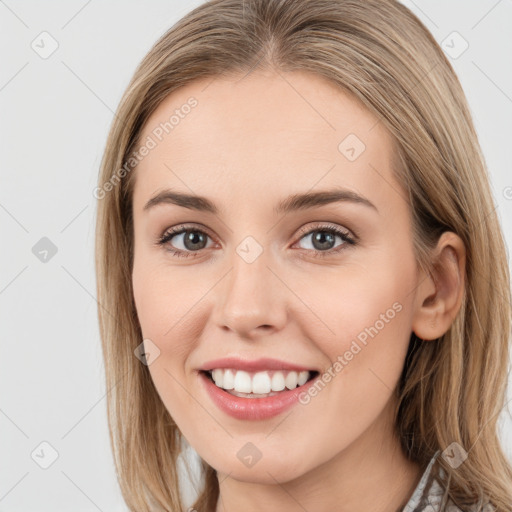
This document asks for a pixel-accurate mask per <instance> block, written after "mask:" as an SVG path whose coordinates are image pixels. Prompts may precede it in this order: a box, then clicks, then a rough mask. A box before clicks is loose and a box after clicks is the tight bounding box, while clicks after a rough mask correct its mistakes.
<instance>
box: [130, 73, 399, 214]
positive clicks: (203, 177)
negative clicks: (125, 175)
mask: <svg viewBox="0 0 512 512" xmlns="http://www.w3.org/2000/svg"><path fill="white" fill-rule="evenodd" d="M150 139H151V140H152V141H153V143H154V147H152V149H150V151H149V152H148V153H147V155H146V156H144V158H142V160H141V161H140V163H139V164H138V166H137V169H136V171H135V172H136V182H135V190H134V206H135V208H137V209H139V210H140V209H142V206H143V205H142V201H144V202H145V201H147V199H149V197H150V196H151V195H153V194H154V193H155V192H156V191H158V190H159V189H162V188H164V187H168V188H179V189H180V190H183V191H186V192H189V193H190V192H191V191H192V192H195V193H198V194H199V193H201V194H203V195H206V194H210V195H211V194H216V195H219V196H220V195H222V193H226V194H228V195H229V192H231V193H236V194H237V195H240V194H242V195H244V194H245V195H248V194H249V192H250V193H251V194H252V197H263V196H264V195H265V196H267V195H268V194H273V193H276V194H278V195H279V196H282V195H283V194H282V193H281V192H280V191H282V192H286V193H287V194H288V193H292V192H295V191H300V192H303V191H305V190H309V189H312V188H314V187H316V188H327V187H328V186H330V185H336V186H346V187H347V188H349V189H351V190H354V191H361V192H363V191H364V193H365V195H366V196H367V197H368V196H371V195H372V193H373V194H375V185H376V183H378V184H379V185H385V183H386V182H387V184H388V185H387V187H386V186H385V187H384V189H388V191H387V192H388V193H390V194H395V195H396V189H397V188H399V187H398V185H397V184H396V183H395V185H394V187H393V186H391V187H390V184H391V183H392V182H393V181H394V176H393V172H392V165H393V157H394V149H395V147H394V140H393V139H392V137H391V135H390V134H389V132H388V131H387V130H386V129H385V128H384V126H383V124H382V123H381V122H379V119H378V118H377V117H376V116H375V115H373V114H372V113H371V112H369V111H368V110H367V109H366V108H365V107H364V106H363V105H362V104H361V103H360V102H359V101H358V100H357V99H356V98H355V97H354V96H352V95H351V94H349V93H347V92H345V91H344V90H343V89H341V88H339V87H337V86H336V85H335V84H332V83H331V82H329V81H327V80H326V79H324V78H322V77H320V76H318V75H314V74H311V73H306V72H302V71H300V72H298V71H294V72H288V73H284V72H279V73H275V72H257V73H252V74H250V75H248V76H245V77H244V76H243V75H234V76H232V77H229V78H228V77H216V78H208V79H202V80H198V81H195V82H193V83H191V84H188V85H186V86H184V87H182V88H180V89H178V90H176V91H174V92H172V93H171V94H169V95H168V96H167V97H166V98H165V99H164V101H163V102H162V103H161V104H160V105H159V106H158V108H157V109H156V110H155V111H154V112H153V114H152V115H151V116H150V118H149V119H148V121H147V122H146V124H145V126H144V128H143V130H142V133H141V137H140V141H141V143H142V144H144V143H145V142H147V141H149V140H150ZM153 143H151V144H148V146H149V145H151V146H153ZM393 189H394V190H393ZM383 193H384V195H385V194H386V190H383ZM381 195H382V194H381ZM382 200H385V197H384V198H383V199H381V201H382ZM372 202H379V200H378V199H375V201H372Z"/></svg>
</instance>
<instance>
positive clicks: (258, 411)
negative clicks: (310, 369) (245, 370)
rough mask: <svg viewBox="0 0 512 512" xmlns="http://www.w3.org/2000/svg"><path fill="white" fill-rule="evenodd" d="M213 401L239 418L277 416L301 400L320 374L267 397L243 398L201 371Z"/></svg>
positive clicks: (251, 418) (259, 418) (254, 418)
mask: <svg viewBox="0 0 512 512" xmlns="http://www.w3.org/2000/svg"><path fill="white" fill-rule="evenodd" d="M199 376H200V378H201V380H202V381H203V382H204V385H205V386H206V390H207V391H208V393H209V395H210V397H211V399H212V400H213V402H214V403H215V404H216V405H217V407H219V409H221V410H222V411H224V412H225V413H226V414H229V415H230V416H233V417H234V418H237V419H239V420H264V419H267V418H272V417H273V416H277V415H278V414H281V413H282V412H284V411H286V410H287V409H289V408H290V407H292V406H293V405H295V404H296V403H297V402H298V401H299V395H300V394H301V393H303V392H305V391H307V389H308V388H309V387H310V386H312V385H313V384H314V383H315V381H316V380H317V378H318V375H317V376H315V377H314V378H313V379H311V380H309V381H308V382H306V383H305V384H303V385H302V386H299V387H297V388H295V389H289V390H286V391H280V392H279V393H278V394H277V395H273V396H267V397H265V398H242V397H239V396H234V395H232V394H230V393H228V392H227V391H225V390H224V389H221V388H219V387H218V386H216V385H215V384H214V382H213V381H212V380H211V379H210V378H209V377H207V376H206V375H205V374H204V373H203V372H199Z"/></svg>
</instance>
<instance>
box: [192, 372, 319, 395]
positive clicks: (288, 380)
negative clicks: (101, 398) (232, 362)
mask: <svg viewBox="0 0 512 512" xmlns="http://www.w3.org/2000/svg"><path fill="white" fill-rule="evenodd" d="M200 373H201V374H203V375H204V377H205V378H206V379H208V380H209V381H210V382H211V383H213V384H214V385H215V386H216V387H217V388H219V390H222V391H224V392H226V393H228V394H229V395H232V396H235V397H239V398H249V399H263V398H268V397H272V396H276V395H280V394H283V393H284V394H286V393H287V392H288V391H293V390H295V389H297V388H299V387H302V386H304V385H306V384H307V383H308V382H310V381H311V380H313V379H315V378H316V377H317V376H318V375H319V372H318V371H316V370H303V371H294V370H292V371H289V370H263V371H257V372H250V371H245V370H238V369H235V368H215V369H211V370H200Z"/></svg>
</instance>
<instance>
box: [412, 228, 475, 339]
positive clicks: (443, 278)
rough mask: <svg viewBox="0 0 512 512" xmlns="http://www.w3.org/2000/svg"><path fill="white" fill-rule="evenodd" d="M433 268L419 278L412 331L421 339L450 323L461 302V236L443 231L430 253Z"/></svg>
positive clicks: (440, 331)
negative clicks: (430, 271)
mask: <svg viewBox="0 0 512 512" xmlns="http://www.w3.org/2000/svg"><path fill="white" fill-rule="evenodd" d="M432 263H433V271H432V273H429V274H428V275H426V274H425V272H423V273H422V275H420V277H419V281H418V282H419V285H418V288H417V291H416V306H415V312H414V316H413V323H412V330H413V331H414V333H415V334H416V336H417V337H418V338H420V339H422V340H435V339H437V338H439V337H441V336H442V335H443V334H445V333H446V332H447V331H448V329H449V328H450V326H451V325H452V323H453V321H454V319H455V317H456V316H457V313H458V312H459V309H460V307H461V304H462V299H463V296H464V287H465V269H466V248H465V247H464V242H463V241H462V239H461V238H460V237H459V236H458V235H456V234H455V233H452V232H451V231H447V232H445V233H443V234H442V235H441V236H440V237H439V241H438V243H437V247H436V248H435V249H434V250H433V253H432Z"/></svg>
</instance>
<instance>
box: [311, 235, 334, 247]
mask: <svg viewBox="0 0 512 512" xmlns="http://www.w3.org/2000/svg"><path fill="white" fill-rule="evenodd" d="M325 239H327V242H325V241H324V240H325ZM315 242H319V243H320V245H319V246H317V245H316V244H315ZM333 242H334V235H333V234H332V233H328V232H326V231H317V233H316V235H314V236H313V245H315V247H316V248H317V249H331V248H332V247H331V246H330V244H331V243H333Z"/></svg>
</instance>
